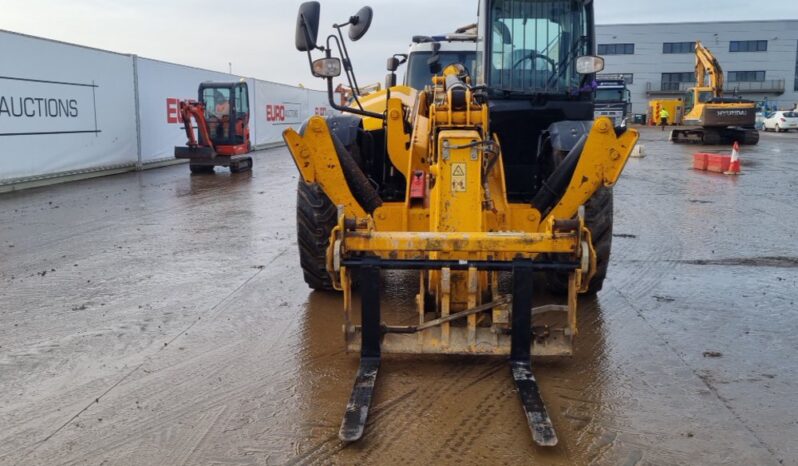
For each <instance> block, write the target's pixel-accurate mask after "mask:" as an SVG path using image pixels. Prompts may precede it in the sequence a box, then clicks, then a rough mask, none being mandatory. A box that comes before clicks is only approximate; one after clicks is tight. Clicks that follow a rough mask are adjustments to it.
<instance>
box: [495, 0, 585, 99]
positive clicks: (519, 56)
mask: <svg viewBox="0 0 798 466" xmlns="http://www.w3.org/2000/svg"><path fill="white" fill-rule="evenodd" d="M489 14H490V19H489V20H490V24H491V25H492V30H493V33H492V34H491V35H490V55H489V60H488V68H489V69H488V74H489V76H490V82H489V85H490V87H491V88H493V89H498V90H502V91H508V92H520V93H566V92H568V91H573V90H575V89H578V88H579V87H580V81H581V76H580V75H579V74H577V72H576V66H575V65H576V58H577V57H579V56H581V55H587V54H588V52H589V50H588V47H589V46H590V45H591V44H589V42H588V31H587V13H586V10H585V6H584V2H583V1H581V0H554V1H540V0H495V1H494V2H493V5H492V7H491V9H490V13H489Z"/></svg>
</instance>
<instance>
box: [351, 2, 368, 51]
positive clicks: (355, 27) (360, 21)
mask: <svg viewBox="0 0 798 466" xmlns="http://www.w3.org/2000/svg"><path fill="white" fill-rule="evenodd" d="M372 16H374V11H373V10H372V9H371V7H370V6H364V7H363V8H361V9H360V10H359V11H358V12H357V14H356V15H355V16H352V17H351V18H349V39H350V40H351V41H352V42H356V41H358V40H360V38H361V37H363V36H364V35H366V32H367V31H368V30H369V28H370V27H371V18H372Z"/></svg>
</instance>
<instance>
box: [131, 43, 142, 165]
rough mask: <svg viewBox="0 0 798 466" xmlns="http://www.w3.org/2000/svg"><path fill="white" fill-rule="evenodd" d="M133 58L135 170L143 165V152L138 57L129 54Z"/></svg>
mask: <svg viewBox="0 0 798 466" xmlns="http://www.w3.org/2000/svg"><path fill="white" fill-rule="evenodd" d="M131 58H132V59H133V99H134V103H135V110H136V154H137V158H136V170H138V171H140V170H142V169H143V167H144V162H143V154H142V149H141V104H140V102H139V57H138V55H131Z"/></svg>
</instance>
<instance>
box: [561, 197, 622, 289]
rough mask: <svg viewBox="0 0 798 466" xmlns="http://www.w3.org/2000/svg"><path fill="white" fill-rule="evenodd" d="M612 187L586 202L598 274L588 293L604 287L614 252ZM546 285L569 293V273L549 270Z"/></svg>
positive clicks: (591, 281)
mask: <svg viewBox="0 0 798 466" xmlns="http://www.w3.org/2000/svg"><path fill="white" fill-rule="evenodd" d="M612 199H613V194H612V188H606V187H601V188H599V190H598V191H596V192H595V194H593V197H591V198H590V199H589V200H588V201H587V203H586V204H585V226H587V227H588V229H590V234H591V236H592V239H593V248H595V250H596V275H594V276H593V279H592V280H590V285H589V287H588V291H587V293H588V294H595V293H598V292H599V291H601V289H602V288H603V287H604V279H605V278H606V277H607V267H608V266H609V264H610V254H611V253H612V222H613V210H612V209H613V205H612ZM546 286H547V288H548V289H549V291H551V292H552V293H555V294H559V295H562V294H566V293H568V274H564V273H556V272H547V273H546Z"/></svg>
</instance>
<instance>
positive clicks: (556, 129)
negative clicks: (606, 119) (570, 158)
mask: <svg viewBox="0 0 798 466" xmlns="http://www.w3.org/2000/svg"><path fill="white" fill-rule="evenodd" d="M592 128H593V122H592V121H578V120H566V121H558V122H557V123H552V124H551V126H549V129H548V131H549V134H550V135H551V146H552V148H553V149H554V151H555V152H556V151H562V152H565V153H568V152H571V150H572V149H573V148H574V146H576V143H577V142H579V139H581V138H582V136H585V135H587V134H588V133H589V132H590V130H591V129H592Z"/></svg>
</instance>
